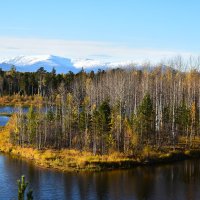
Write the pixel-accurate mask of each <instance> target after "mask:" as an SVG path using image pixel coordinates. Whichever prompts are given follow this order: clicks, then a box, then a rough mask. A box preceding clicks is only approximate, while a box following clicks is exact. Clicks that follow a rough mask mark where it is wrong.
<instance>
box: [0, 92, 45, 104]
mask: <svg viewBox="0 0 200 200" xmlns="http://www.w3.org/2000/svg"><path fill="white" fill-rule="evenodd" d="M42 103H43V100H42V97H41V96H39V95H34V96H27V95H19V94H16V95H12V96H9V95H8V96H3V97H0V106H30V105H39V104H42Z"/></svg>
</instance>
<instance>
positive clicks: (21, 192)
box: [17, 175, 33, 200]
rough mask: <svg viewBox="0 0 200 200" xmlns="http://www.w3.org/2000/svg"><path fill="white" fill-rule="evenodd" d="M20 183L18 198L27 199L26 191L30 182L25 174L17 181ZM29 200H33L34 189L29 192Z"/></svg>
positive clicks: (19, 199)
mask: <svg viewBox="0 0 200 200" xmlns="http://www.w3.org/2000/svg"><path fill="white" fill-rule="evenodd" d="M17 184H18V200H25V198H24V196H25V191H26V189H27V186H28V182H26V181H25V176H24V175H23V176H21V179H19V180H18V181H17ZM27 200H33V191H32V190H29V191H28V193H27Z"/></svg>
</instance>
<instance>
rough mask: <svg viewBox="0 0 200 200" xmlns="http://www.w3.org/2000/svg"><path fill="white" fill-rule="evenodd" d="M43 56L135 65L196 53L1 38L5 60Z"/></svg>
mask: <svg viewBox="0 0 200 200" xmlns="http://www.w3.org/2000/svg"><path fill="white" fill-rule="evenodd" d="M43 54H52V55H59V56H64V57H68V58H73V59H77V58H95V57H96V58H98V59H100V60H102V59H103V60H104V61H114V62H120V61H126V60H129V61H133V62H143V61H146V60H149V61H155V62H157V61H160V60H161V59H164V58H165V59H166V58H170V57H174V56H176V55H181V56H183V57H188V56H190V55H192V52H180V51H167V50H159V49H139V48H132V47H129V46H126V45H124V44H115V43H108V42H95V41H68V40H57V39H39V38H9V37H0V57H1V58H2V57H12V56H18V55H43ZM193 55H194V54H193ZM88 62H90V61H88ZM80 64H81V63H80Z"/></svg>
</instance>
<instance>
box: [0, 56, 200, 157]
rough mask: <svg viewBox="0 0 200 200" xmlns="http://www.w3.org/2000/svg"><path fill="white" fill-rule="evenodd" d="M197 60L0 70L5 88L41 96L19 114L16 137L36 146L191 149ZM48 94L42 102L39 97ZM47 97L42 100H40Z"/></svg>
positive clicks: (97, 150)
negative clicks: (112, 66) (67, 69)
mask: <svg viewBox="0 0 200 200" xmlns="http://www.w3.org/2000/svg"><path fill="white" fill-rule="evenodd" d="M199 66H200V65H199V62H197V60H195V61H194V60H192V61H190V62H187V63H183V61H182V59H181V58H179V59H178V58H176V59H173V60H171V61H170V62H169V63H168V65H163V64H158V65H157V66H155V67H153V68H152V67H150V66H149V65H148V64H146V65H144V66H143V67H142V68H140V69H138V68H137V67H129V68H126V69H122V68H117V69H110V70H106V71H103V70H99V71H98V72H96V73H94V72H93V71H92V72H90V73H86V72H85V71H84V70H83V69H82V70H81V71H80V72H79V73H78V74H73V73H72V72H69V73H67V74H56V71H55V69H53V70H52V72H46V71H45V70H44V68H43V67H41V68H40V69H38V71H37V72H33V73H30V72H29V73H28V72H27V73H22V72H17V71H16V70H15V68H14V67H12V69H11V70H10V71H8V72H5V71H2V70H0V94H1V96H6V95H16V94H18V95H20V96H31V97H32V98H36V99H38V103H37V104H35V105H31V106H30V108H29V111H28V113H27V114H25V113H23V111H22V109H20V110H19V111H18V112H17V113H16V115H15V123H16V129H15V130H13V131H12V133H11V142H12V143H13V144H18V145H21V146H22V147H34V148H37V149H46V148H53V149H54V148H55V149H63V148H66V149H77V150H80V151H90V152H92V153H93V154H94V155H96V154H102V155H103V154H107V153H110V152H115V151H117V152H123V153H125V154H128V155H129V154H132V153H133V152H135V151H137V150H140V149H142V148H144V147H145V146H152V147H155V148H158V149H159V148H161V147H164V146H168V147H169V146H170V147H172V148H175V146H176V145H177V144H178V142H179V141H180V138H182V139H183V140H184V144H185V145H186V146H187V147H188V148H190V147H192V146H193V139H194V138H195V137H198V136H199V135H200V72H199V70H198V67H199ZM41 99H42V101H41ZM41 102H42V103H41Z"/></svg>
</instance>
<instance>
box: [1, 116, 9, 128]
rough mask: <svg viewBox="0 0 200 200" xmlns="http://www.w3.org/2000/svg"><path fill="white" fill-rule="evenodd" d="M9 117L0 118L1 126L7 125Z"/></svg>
mask: <svg viewBox="0 0 200 200" xmlns="http://www.w3.org/2000/svg"><path fill="white" fill-rule="evenodd" d="M8 120H9V117H7V116H0V126H5V125H6V123H7V122H8Z"/></svg>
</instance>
